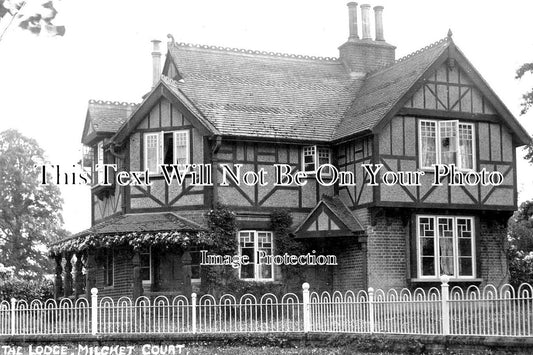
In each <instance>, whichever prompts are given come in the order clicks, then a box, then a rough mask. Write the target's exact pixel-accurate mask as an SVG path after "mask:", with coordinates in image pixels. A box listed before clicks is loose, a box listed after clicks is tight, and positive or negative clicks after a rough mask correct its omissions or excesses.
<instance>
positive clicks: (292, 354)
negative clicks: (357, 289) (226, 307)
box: [181, 346, 396, 355]
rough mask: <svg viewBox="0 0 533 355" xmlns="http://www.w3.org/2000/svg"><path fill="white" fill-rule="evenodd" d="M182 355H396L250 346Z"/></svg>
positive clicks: (192, 350) (188, 349)
mask: <svg viewBox="0 0 533 355" xmlns="http://www.w3.org/2000/svg"><path fill="white" fill-rule="evenodd" d="M181 353H182V354H183V355H204V354H205V355H207V354H209V355H230V354H231V355H235V354H239V355H246V354H254V355H300V354H312V355H370V354H372V355H377V354H384V355H385V354H388V355H394V354H396V353H366V352H354V351H353V350H352V349H345V348H335V347H329V348H278V347H250V346H229V347H228V346H224V347H210V346H199V347H186V348H185V349H183V350H182V352H181Z"/></svg>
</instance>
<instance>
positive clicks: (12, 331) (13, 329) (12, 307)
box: [11, 298, 17, 335]
mask: <svg viewBox="0 0 533 355" xmlns="http://www.w3.org/2000/svg"><path fill="white" fill-rule="evenodd" d="M16 307H17V300H16V299H15V298H11V335H15V333H16V329H15V327H16V324H17V323H16V322H15V309H16Z"/></svg>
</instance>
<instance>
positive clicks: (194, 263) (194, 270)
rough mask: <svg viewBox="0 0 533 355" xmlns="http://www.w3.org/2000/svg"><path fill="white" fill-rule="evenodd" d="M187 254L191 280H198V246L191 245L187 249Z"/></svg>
mask: <svg viewBox="0 0 533 355" xmlns="http://www.w3.org/2000/svg"><path fill="white" fill-rule="evenodd" d="M189 254H190V255H191V280H192V281H200V279H201V269H200V267H201V266H200V262H201V253H200V249H199V248H198V247H191V248H190V249H189Z"/></svg>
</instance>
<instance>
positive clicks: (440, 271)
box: [416, 215, 476, 279]
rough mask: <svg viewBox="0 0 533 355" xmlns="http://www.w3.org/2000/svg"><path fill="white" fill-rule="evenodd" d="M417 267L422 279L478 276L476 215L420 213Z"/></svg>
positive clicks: (418, 218)
mask: <svg viewBox="0 0 533 355" xmlns="http://www.w3.org/2000/svg"><path fill="white" fill-rule="evenodd" d="M416 223H417V267H418V277H419V278H420V279H438V278H439V277H440V275H444V274H446V275H448V276H450V277H452V278H457V279H460V278H474V277H475V275H476V270H475V269H476V256H475V238H474V236H475V230H474V218H473V217H458V216H454V217H451V216H422V215H420V216H417V217H416Z"/></svg>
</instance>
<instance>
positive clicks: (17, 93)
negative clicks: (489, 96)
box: [0, 0, 533, 232]
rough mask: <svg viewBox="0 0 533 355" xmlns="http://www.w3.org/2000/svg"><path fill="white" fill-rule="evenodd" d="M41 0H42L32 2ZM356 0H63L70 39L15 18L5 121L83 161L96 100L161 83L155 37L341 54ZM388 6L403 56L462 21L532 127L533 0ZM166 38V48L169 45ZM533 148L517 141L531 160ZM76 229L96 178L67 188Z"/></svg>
mask: <svg viewBox="0 0 533 355" xmlns="http://www.w3.org/2000/svg"><path fill="white" fill-rule="evenodd" d="M30 1H31V0H30ZM346 2H347V1H344V0H343V1H340V0H333V1H331V0H330V1H325V0H323V1H312V0H305V1H303V0H290V1H289V0H284V1H281V0H274V1H272V0H271V1H264V0H262V1H255V0H246V1H232V0H225V1H220V0H218V1H211V0H203V1H190V0H189V1H182V0H178V1H176V0H174V1H162V0H152V1H133V0H128V1H125V0H124V1H115V0H105V1H103V0H90V1H88V0H62V1H57V0H56V1H55V3H56V8H57V10H58V11H59V14H58V16H57V18H56V21H55V23H56V24H57V25H65V26H66V34H65V36H64V37H56V38H43V37H34V36H33V35H31V34H28V33H25V32H22V31H20V30H18V29H16V28H13V29H10V30H9V31H8V32H7V33H6V34H5V36H4V38H3V39H2V41H1V42H0V98H1V99H0V100H1V101H0V102H1V103H0V130H5V129H7V128H16V129H18V130H19V131H21V132H22V133H23V134H24V135H27V136H29V137H32V138H35V139H36V140H37V141H38V143H39V144H40V145H41V147H43V148H44V149H45V151H46V153H47V157H48V159H49V161H50V162H51V163H54V164H61V165H63V166H65V167H69V166H71V165H72V164H74V163H76V162H77V161H78V160H79V159H80V147H81V143H80V139H81V134H82V129H83V123H84V119H85V113H86V110H87V101H88V100H89V99H103V100H112V101H127V102H140V99H141V96H142V95H143V94H145V93H146V92H147V91H148V90H149V89H150V86H151V56H150V53H151V43H150V40H152V39H160V40H162V41H163V44H164V43H166V41H167V38H166V35H167V33H171V34H173V35H174V37H175V39H176V41H178V42H189V43H198V44H210V45H218V46H227V47H238V48H247V49H258V50H266V51H275V52H286V53H295V54H308V55H318V56H338V50H337V47H338V46H340V45H341V44H342V43H344V41H345V40H346V39H347V38H348V11H347V7H346ZM369 3H370V4H371V5H372V6H375V5H384V6H385V10H384V15H383V16H384V33H385V39H386V40H387V42H389V43H391V44H393V45H395V46H397V50H396V54H397V58H399V57H401V56H404V55H406V54H409V53H410V52H413V51H416V50H418V49H420V48H422V47H424V46H426V45H428V44H430V43H432V42H435V41H437V40H439V39H441V38H443V37H445V36H446V33H447V31H448V29H449V28H451V29H452V31H453V38H454V41H455V43H456V44H457V45H458V46H459V48H460V49H461V50H462V51H463V53H464V54H465V55H466V56H467V58H468V59H469V60H470V61H471V62H472V64H473V65H474V66H475V67H476V68H477V69H478V71H479V72H480V73H481V75H482V76H483V77H484V78H485V79H486V80H487V82H488V83H489V85H490V86H491V87H492V88H493V89H494V90H495V91H496V93H497V94H498V95H499V96H500V98H501V99H502V100H503V102H504V103H505V104H506V105H507V106H508V108H509V109H510V110H511V112H513V113H514V114H515V116H516V117H517V118H518V120H519V121H520V122H521V123H522V124H523V125H524V126H525V127H526V129H527V130H528V131H529V132H530V133H531V132H533V112H531V113H529V114H527V115H525V116H520V115H519V113H520V100H521V95H522V93H523V92H525V91H526V90H527V89H528V88H530V87H532V86H533V79H532V78H531V77H527V78H525V79H522V81H521V82H520V81H517V80H516V79H515V78H514V76H515V71H516V69H517V68H518V67H519V65H520V64H522V63H524V62H527V61H529V62H531V61H533V37H532V36H531V35H532V33H533V31H532V29H533V28H532V27H533V25H532V23H533V21H531V14H533V2H532V1H526V0H524V1H507V2H501V1H498V2H496V1H471V0H470V1H458V0H456V1H454V0H447V1H427V0H426V1H410V0H404V1H398V0H388V1H384V0H381V1H372V2H369ZM164 49H165V46H163V50H164ZM523 155H524V153H523V151H522V150H518V154H517V157H518V158H519V159H521V158H522V157H523ZM518 182H519V185H520V186H519V191H520V194H519V199H520V200H521V201H522V200H525V199H532V198H533V168H532V167H531V166H528V164H526V163H525V161H519V171H518ZM62 192H63V198H64V200H65V204H64V213H63V216H64V219H65V227H66V228H67V229H68V230H70V231H71V232H78V231H80V230H82V229H85V228H87V227H89V226H90V199H89V187H87V186H83V185H78V186H68V187H63V188H62Z"/></svg>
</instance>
